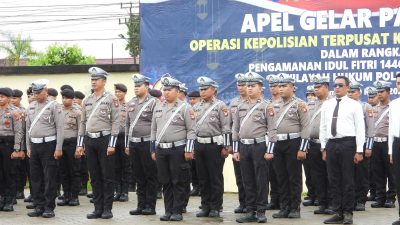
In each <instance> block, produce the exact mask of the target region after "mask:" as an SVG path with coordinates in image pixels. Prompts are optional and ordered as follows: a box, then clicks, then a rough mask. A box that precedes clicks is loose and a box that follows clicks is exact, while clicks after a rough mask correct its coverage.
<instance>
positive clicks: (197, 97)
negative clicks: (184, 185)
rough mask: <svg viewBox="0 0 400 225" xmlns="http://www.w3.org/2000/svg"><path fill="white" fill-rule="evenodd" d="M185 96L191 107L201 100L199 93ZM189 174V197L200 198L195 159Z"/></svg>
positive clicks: (193, 92)
mask: <svg viewBox="0 0 400 225" xmlns="http://www.w3.org/2000/svg"><path fill="white" fill-rule="evenodd" d="M187 96H188V97H189V104H190V105H191V106H192V107H193V106H194V105H195V104H196V103H198V102H199V101H200V100H201V98H200V92H199V91H192V92H189V94H188V95H187ZM191 173H192V180H191V181H192V187H193V189H192V190H191V191H190V196H201V195H200V186H199V179H198V177H197V172H196V160H195V159H193V160H192V168H191Z"/></svg>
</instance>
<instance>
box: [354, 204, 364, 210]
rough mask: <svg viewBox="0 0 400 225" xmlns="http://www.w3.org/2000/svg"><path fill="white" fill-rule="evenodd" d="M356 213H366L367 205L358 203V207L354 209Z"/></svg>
mask: <svg viewBox="0 0 400 225" xmlns="http://www.w3.org/2000/svg"><path fill="white" fill-rule="evenodd" d="M354 211H365V205H364V204H362V203H360V202H357V204H356V207H354Z"/></svg>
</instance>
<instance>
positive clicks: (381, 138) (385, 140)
mask: <svg viewBox="0 0 400 225" xmlns="http://www.w3.org/2000/svg"><path fill="white" fill-rule="evenodd" d="M388 140H389V139H388V137H374V141H375V142H387V141H388Z"/></svg>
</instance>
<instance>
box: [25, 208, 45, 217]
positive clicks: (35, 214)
mask: <svg viewBox="0 0 400 225" xmlns="http://www.w3.org/2000/svg"><path fill="white" fill-rule="evenodd" d="M43 212H44V210H43V209H39V208H35V209H34V210H33V211H32V212H28V216H29V217H39V216H42V214H43Z"/></svg>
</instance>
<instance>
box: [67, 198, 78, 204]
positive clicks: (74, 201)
mask: <svg viewBox="0 0 400 225" xmlns="http://www.w3.org/2000/svg"><path fill="white" fill-rule="evenodd" d="M68 205H69V206H78V205H80V203H79V199H78V198H73V199H71V200H69V202H68Z"/></svg>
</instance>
